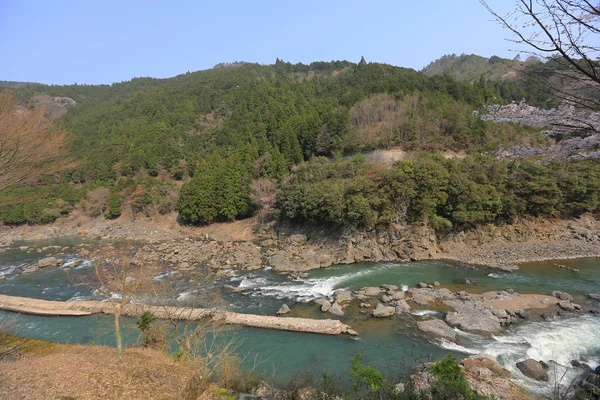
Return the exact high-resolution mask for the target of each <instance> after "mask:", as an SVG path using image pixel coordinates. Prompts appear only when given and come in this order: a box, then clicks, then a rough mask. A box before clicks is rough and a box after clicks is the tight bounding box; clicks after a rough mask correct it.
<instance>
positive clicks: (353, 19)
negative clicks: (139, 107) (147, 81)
mask: <svg viewBox="0 0 600 400" xmlns="http://www.w3.org/2000/svg"><path fill="white" fill-rule="evenodd" d="M489 3H490V4H492V5H493V6H494V7H497V9H498V10H500V11H501V12H506V11H509V10H510V9H511V7H513V6H514V2H513V1H509V0H491V1H489ZM508 35H509V34H508V33H507V32H506V31H505V30H503V29H501V28H500V26H499V25H498V24H496V23H495V22H493V21H491V17H490V15H489V14H488V13H487V11H486V10H485V9H484V8H483V6H481V5H480V4H479V2H478V1H477V0H454V1H448V0H435V1H411V0H396V1H377V0H371V1H352V0H346V1H337V0H321V1H311V0H307V1H302V2H299V1H292V0H288V1H286V0H279V1H258V0H255V1H224V0H223V1H201V0H197V1H183V0H180V1H177V0H170V1H165V0H145V1H137V0H136V1H134V0H119V1H113V0H96V1H91V0H90V1H87V0H79V1H64V0H54V1H49V0H38V1H27V0H0V49H1V54H2V56H3V61H2V62H0V80H15V81H34V82H42V83H48V84H70V83H75V82H77V83H79V84H82V83H90V84H97V83H112V82H120V81H124V80H129V79H131V78H133V77H139V76H152V77H161V78H164V77H170V76H174V75H177V74H181V73H185V72H186V71H196V70H200V69H207V68H211V67H212V66H214V65H215V64H217V63H220V62H232V61H251V62H259V63H262V64H272V63H273V62H275V59H276V58H277V57H279V58H280V59H283V60H285V61H290V62H292V63H296V62H304V63H310V62H312V61H330V60H349V61H354V62H358V61H359V60H360V57H361V55H364V57H365V59H366V60H367V61H369V62H371V61H375V62H384V63H388V64H393V65H398V66H403V67H410V68H415V69H421V68H423V67H424V66H425V65H427V64H428V63H429V62H430V61H433V60H434V59H436V58H439V57H440V56H442V55H444V54H450V53H456V54H461V53H467V54H471V53H475V54H480V55H483V56H488V57H489V56H491V55H499V56H501V57H509V58H513V57H514V56H515V55H516V54H517V53H515V52H511V51H510V50H509V49H510V48H512V47H514V45H512V44H511V43H509V42H507V41H506V40H505V38H507V37H508Z"/></svg>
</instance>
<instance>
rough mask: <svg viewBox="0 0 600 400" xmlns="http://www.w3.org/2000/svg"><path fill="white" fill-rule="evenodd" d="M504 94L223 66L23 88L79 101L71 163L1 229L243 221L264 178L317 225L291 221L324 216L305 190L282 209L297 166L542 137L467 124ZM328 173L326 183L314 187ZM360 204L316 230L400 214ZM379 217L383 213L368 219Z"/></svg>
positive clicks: (351, 74) (315, 70) (325, 71)
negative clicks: (72, 215)
mask: <svg viewBox="0 0 600 400" xmlns="http://www.w3.org/2000/svg"><path fill="white" fill-rule="evenodd" d="M512 85H513V86H507V85H505V86H502V85H496V84H494V83H490V82H488V81H487V80H486V79H485V78H484V79H478V80H476V82H474V83H471V82H459V81H457V80H455V79H453V78H452V77H450V76H448V75H434V76H427V75H425V74H422V73H419V72H416V71H414V70H411V69H406V68H399V67H393V66H390V65H385V64H377V63H367V62H365V60H364V59H361V61H360V62H359V63H358V64H354V63H350V62H347V61H335V62H315V63H312V64H310V65H305V64H295V65H292V64H290V63H287V62H284V61H281V60H279V59H278V60H277V61H276V63H275V64H274V65H258V64H250V63H234V64H228V65H218V66H216V67H215V68H213V69H211V70H206V71H198V72H193V73H186V74H183V75H179V76H176V77H174V78H170V79H153V78H136V79H133V80H131V81H129V82H122V83H118V84H113V85H97V86H91V85H69V86H45V85H29V86H27V87H25V88H21V89H18V90H17V96H18V99H20V101H22V102H26V101H27V100H28V99H31V98H32V97H33V96H34V95H38V94H45V95H50V96H63V97H70V98H72V99H74V100H75V101H76V102H77V105H76V106H74V107H72V108H70V109H69V110H68V112H67V113H66V115H65V116H64V117H63V118H62V119H61V121H60V123H59V125H60V127H61V128H64V129H66V130H67V131H68V132H69V133H70V135H71V138H70V143H71V147H70V148H71V152H72V157H73V159H74V160H75V161H76V162H75V163H74V164H75V165H76V166H75V167H73V168H71V169H69V170H68V171H64V172H62V173H61V174H60V175H57V174H53V175H49V176H46V177H43V178H42V179H41V181H40V182H35V183H30V184H29V185H26V186H22V187H17V188H14V189H12V190H8V191H5V192H4V193H2V194H1V195H0V204H2V205H3V207H2V212H1V214H0V215H1V216H2V220H3V221H4V222H5V223H23V222H45V221H51V220H53V219H55V218H57V217H58V216H60V214H64V213H68V212H70V210H72V208H73V207H79V208H82V209H83V210H84V211H85V212H86V213H87V214H89V215H92V216H96V215H102V214H104V215H106V216H107V217H116V216H118V215H119V214H120V205H119V203H120V202H126V203H127V204H128V206H129V207H130V208H131V211H132V213H134V214H135V213H140V212H141V213H147V214H148V213H151V212H154V211H158V212H161V213H166V212H169V211H172V210H174V209H175V208H176V209H177V210H178V211H179V213H180V216H181V217H182V219H183V220H184V221H186V222H189V223H211V222H214V221H224V220H232V219H234V218H242V217H246V216H249V215H252V214H253V213H254V212H255V210H256V209H257V208H260V206H261V204H260V200H259V199H260V197H261V194H260V193H256V191H253V189H252V188H253V187H255V186H256V185H252V183H253V182H257V181H261V180H262V181H265V180H266V181H269V182H271V183H272V184H271V186H270V187H272V186H273V185H275V186H277V185H278V184H279V183H280V182H283V183H284V187H283V191H282V192H281V195H280V197H281V200H280V201H279V203H278V205H279V208H280V212H281V215H282V217H284V218H288V217H289V218H292V219H299V218H300V217H301V216H302V215H304V217H305V218H306V219H319V218H317V216H316V215H313V214H311V211H310V210H306V211H305V212H304V214H303V213H302V212H295V211H290V210H292V209H293V207H299V208H298V210H300V209H304V208H306V207H312V210H313V211H314V210H315V209H318V208H320V207H322V206H323V203H322V202H319V201H316V203H314V204H312V205H309V204H308V203H306V201H305V200H306V199H308V198H309V197H310V195H311V194H310V193H306V197H304V198H303V197H302V196H300V197H298V196H297V194H295V195H294V196H296V197H294V198H295V199H296V200H294V201H293V202H294V204H292V203H290V201H291V200H290V199H292V196H291V195H290V193H291V192H289V190H290V186H289V185H290V184H291V183H290V182H296V181H298V178H293V176H294V175H295V174H297V173H299V172H298V171H304V169H302V168H301V169H300V170H296V167H295V166H297V165H299V164H301V163H302V162H305V161H308V160H310V159H312V158H313V157H318V156H325V157H330V158H336V159H339V157H340V156H341V155H343V154H348V153H354V152H361V151H364V150H371V149H376V148H386V147H390V146H400V147H401V148H402V149H404V150H409V151H413V152H419V151H427V152H430V153H432V152H433V153H435V152H442V151H447V150H454V151H460V152H464V153H473V154H479V153H482V152H486V151H495V150H496V149H497V148H498V147H499V146H501V145H503V146H509V145H513V144H520V143H531V142H535V141H540V140H543V138H541V136H540V135H539V134H538V133H536V132H535V131H532V130H529V129H525V128H522V127H519V126H514V125H502V124H494V123H491V122H483V121H481V120H480V119H479V118H478V117H477V116H476V115H474V114H473V111H475V110H479V109H481V108H482V106H483V105H484V104H487V103H492V102H494V103H498V102H504V101H507V100H510V99H511V98H512V97H514V93H513V92H511V91H510V90H513V89H514V91H517V90H523V89H522V86H521V85H520V83H519V82H513V83H512ZM511 88H512V89H511ZM515 88H516V89H515ZM357 162H358V161H357ZM432 162H433V161H432ZM437 162H438V161H435V162H433V163H434V164H435V163H437ZM480 162H482V163H484V162H486V161H480ZM319 163H322V161H319ZM402 168H405V167H402ZM406 168H408V167H406ZM411 168H412V167H411ZM436 168H438V167H436ZM444 168H446V167H444ZM457 168H458V167H457ZM370 170H371V168H370V167H369V166H368V165H366V166H361V167H360V168H358V167H357V170H356V171H363V172H361V173H358V172H357V173H356V174H355V176H354V177H357V179H358V178H361V177H362V178H361V179H363V178H365V179H367V181H368V180H371V181H372V182H371V183H372V184H376V182H377V180H378V179H379V176H380V174H386V172H384V171H375V172H373V171H371V172H368V171H370ZM291 171H292V175H291V176H290V172H291ZM294 171H296V172H294ZM308 171H310V169H309V170H308ZM365 171H366V172H365ZM481 173H483V174H485V172H481ZM365 174H366V176H363V175H365ZM330 175H331V172H327V173H325V176H323V179H324V181H325V180H326V179H328V177H330ZM333 175H335V174H333ZM333 175H331V176H333ZM354 177H353V179H354ZM311 179H312V178H311ZM353 179H351V181H352V182H354V181H353ZM373 179H374V180H373ZM399 179H400V178H399ZM404 179H406V176H405V177H403V178H401V180H404ZM363 180H364V179H363ZM348 182H349V181H348ZM365 182H366V181H365ZM373 182H375V183H373ZM181 183H183V187H182V188H181V196H179V189H180V187H181ZM414 184H415V185H419V182H418V181H416V182H414ZM352 185H354V183H353V184H352ZM259 186H260V185H259ZM367 186H369V185H367ZM352 187H354V186H352ZM344 190H345V189H344ZM352 190H354V191H358V192H361V191H368V190H370V189H368V188H367V187H364V188H362V189H361V188H354V189H352ZM440 190H442V189H440ZM444 190H445V189H444ZM482 190H487V189H485V188H484V189H482ZM365 193H366V192H365ZM407 193H409V192H406V193H404V194H403V196H408V194H407ZM363 197H364V199H363V200H360V199H358V200H357V199H356V198H354V200H352V201H353V202H354V203H356V204H354V205H353V206H352V207H353V210H354V211H352V212H350V211H348V210H349V207H350V206H349V205H348V204H346V203H345V202H342V203H341V204H340V206H341V207H342V208H345V210H346V211H343V212H342V213H341V214H339V216H340V217H339V218H338V217H336V218H324V220H328V221H333V222H337V223H343V222H344V221H345V220H348V221H353V222H354V223H356V224H362V225H369V226H371V225H373V224H374V223H380V222H381V223H385V222H386V221H387V222H389V221H392V220H394V219H398V218H400V215H401V214H402V215H403V213H404V214H405V213H406V207H405V206H406V204H404V205H403V206H402V207H400V206H394V207H383V206H382V205H381V204H380V205H379V206H376V205H374V203H373V201H374V200H373V199H371V198H369V196H363ZM365 199H366V200H365ZM471 200H472V199H471ZM471 200H470V201H471ZM359 203H360V204H359ZM290 207H292V208H290ZM357 207H358V208H357ZM377 207H380V208H381V210H379V211H377V216H376V217H373V216H372V213H371V211H372V210H375V209H376V208H377ZM398 207H400V208H398ZM493 207H496V206H493ZM384 208H385V210H384ZM409 208H410V207H409ZM358 209H360V210H362V211H360V212H359V211H357V210H358ZM400 209H402V210H404V211H402V212H400ZM370 210H371V211H370ZM554 211H556V210H553V211H552V212H554ZM344 213H350V214H348V215H347V216H346V214H344ZM357 213H359V214H360V215H359V216H357ZM390 213H395V214H394V215H395V217H394V216H390ZM428 213H429V212H428ZM428 213H425V214H423V213H420V214H418V215H419V216H420V217H418V218H417V217H414V218H413V217H411V218H412V219H414V220H416V219H419V221H421V222H422V221H426V220H430V219H431V217H433V216H434V215H437V214H435V212H434V214H431V213H429V214H428ZM367 214H368V215H371V216H370V217H368V221H367V219H365V218H367V217H365V216H366V215H367ZM383 214H385V215H386V216H385V218H384V217H382V215H383ZM430 214H431V215H430ZM336 215H337V214H336ZM486 215H487V214H486ZM444 218H445V217H444ZM494 218H495V216H494ZM494 218H492V217H490V218H487V217H486V218H483V219H482V218H479V220H481V221H484V220H485V221H494ZM450 219H451V218H450ZM450 219H448V220H449V221H450ZM476 221H478V220H477V219H476V220H474V222H476Z"/></svg>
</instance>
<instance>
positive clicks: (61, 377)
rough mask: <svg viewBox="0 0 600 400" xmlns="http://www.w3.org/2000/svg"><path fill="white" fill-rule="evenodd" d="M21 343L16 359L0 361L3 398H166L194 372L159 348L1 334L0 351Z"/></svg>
mask: <svg viewBox="0 0 600 400" xmlns="http://www.w3.org/2000/svg"><path fill="white" fill-rule="evenodd" d="M18 344H23V346H22V347H21V355H20V357H19V358H18V359H17V360H6V361H0V393H1V396H0V397H2V398H3V399H7V400H8V399H36V400H37V399H63V400H66V399H171V398H173V396H174V395H175V394H177V393H178V392H179V391H180V390H181V388H183V387H184V386H185V384H186V382H187V381H188V380H189V379H190V377H191V376H193V372H194V371H193V370H192V369H191V367H189V366H188V365H186V364H185V363H181V362H175V361H173V360H172V359H171V358H170V357H168V356H167V355H165V354H164V353H162V352H159V351H155V350H150V349H128V350H126V351H125V355H124V357H123V358H121V359H119V358H118V357H117V351H116V350H115V349H113V348H109V347H104V346H75V345H61V344H49V343H45V342H41V341H35V340H33V341H32V340H28V341H26V340H25V339H19V338H12V337H10V338H9V339H7V338H6V337H4V336H0V354H1V353H2V349H3V348H4V349H6V347H11V348H12V347H14V346H15V345H18Z"/></svg>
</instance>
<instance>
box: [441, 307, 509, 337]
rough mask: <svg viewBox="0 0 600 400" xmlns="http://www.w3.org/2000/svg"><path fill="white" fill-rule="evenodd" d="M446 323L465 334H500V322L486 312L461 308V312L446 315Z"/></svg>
mask: <svg viewBox="0 0 600 400" xmlns="http://www.w3.org/2000/svg"><path fill="white" fill-rule="evenodd" d="M446 322H447V323H448V324H450V325H453V326H456V327H458V328H459V329H462V330H464V331H467V332H476V333H488V334H493V333H498V332H502V326H501V325H500V320H499V319H498V317H496V316H495V315H494V314H492V313H491V312H489V311H487V310H481V309H476V308H472V309H469V308H463V309H462V310H461V311H457V312H454V311H453V312H449V313H448V314H446Z"/></svg>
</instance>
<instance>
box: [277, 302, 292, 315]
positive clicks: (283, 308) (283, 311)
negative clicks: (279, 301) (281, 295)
mask: <svg viewBox="0 0 600 400" xmlns="http://www.w3.org/2000/svg"><path fill="white" fill-rule="evenodd" d="M290 311H291V310H290V308H289V307H288V305H287V304H284V305H282V306H281V308H280V309H279V310H278V311H277V315H283V314H287V313H289V312H290Z"/></svg>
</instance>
